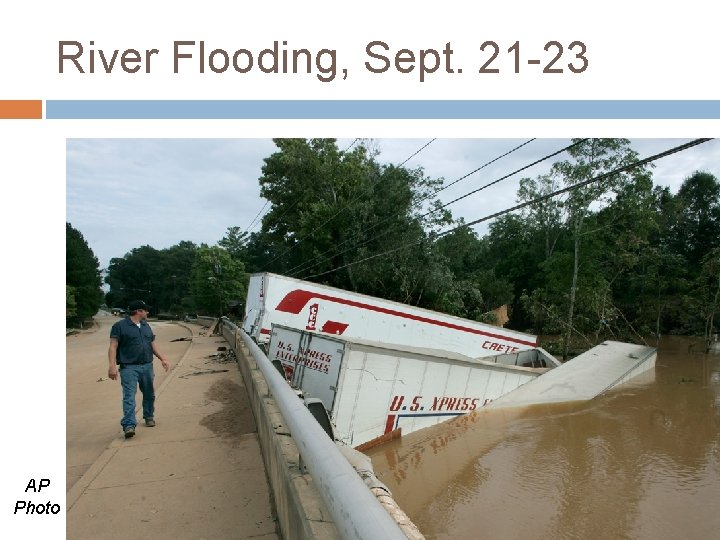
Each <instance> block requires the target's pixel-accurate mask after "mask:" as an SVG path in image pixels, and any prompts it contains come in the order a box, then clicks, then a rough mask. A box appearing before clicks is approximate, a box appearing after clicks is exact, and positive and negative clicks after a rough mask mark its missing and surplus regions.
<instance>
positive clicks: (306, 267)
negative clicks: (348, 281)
mask: <svg viewBox="0 0 720 540" xmlns="http://www.w3.org/2000/svg"><path fill="white" fill-rule="evenodd" d="M434 140H435V139H433V141H434ZM534 140H535V139H530V140H528V141H525V142H524V143H522V144H519V145H518V146H516V147H515V148H513V149H512V150H508V151H507V152H505V153H504V154H502V155H500V156H498V157H496V158H495V159H492V160H490V161H488V162H486V163H484V164H483V165H481V166H480V167H477V168H476V169H474V170H472V171H470V172H469V173H467V174H465V175H463V176H461V177H460V178H458V179H457V180H455V181H453V182H450V183H449V184H448V185H446V186H443V187H441V188H438V189H436V190H435V191H433V192H432V193H428V194H427V195H425V196H424V197H421V198H420V199H419V200H418V201H417V202H418V203H421V202H423V201H425V200H427V199H429V198H430V197H434V196H435V195H437V194H438V193H440V192H441V191H443V190H444V189H447V188H449V187H451V186H454V185H455V184H457V183H458V182H460V181H461V180H465V179H466V178H468V177H469V176H471V175H473V174H475V173H476V172H478V171H480V170H481V169H484V168H485V167H487V166H489V165H491V164H493V163H495V162H496V161H498V160H499V159H502V158H504V157H505V156H507V155H509V154H512V153H513V152H515V151H517V150H519V149H520V148H522V147H523V146H525V145H527V144H530V143H531V142H532V141H534ZM430 142H432V141H430ZM428 144H430V143H428ZM426 146H427V144H426V145H425V146H423V148H425V147H426ZM421 150H422V148H421ZM416 154H417V152H416ZM410 157H412V156H410ZM408 159H410V158H408ZM405 161H407V160H405ZM441 208H443V207H441ZM436 210H439V208H438V209H436ZM427 215H428V213H426V214H423V215H422V216H420V219H422V218H424V217H426V216H427ZM390 219H391V218H390V217H387V218H385V219H383V220H380V221H378V222H376V223H374V224H373V225H371V226H370V227H368V228H367V229H364V230H363V231H362V233H363V234H366V235H367V233H369V232H370V231H372V230H373V229H375V228H376V227H378V226H380V225H382V224H384V223H387V222H388V221H389V220H390ZM387 233H388V231H385V233H383V234H381V235H380V237H382V236H384V235H385V234H387ZM377 238H378V237H375V238H372V240H376V239H377ZM370 240H371V239H370V238H367V239H365V240H364V241H363V242H361V243H360V244H357V245H355V246H352V247H349V248H347V249H345V250H344V251H341V252H340V253H338V255H343V254H345V253H347V252H348V251H350V250H351V249H357V248H360V247H362V246H364V245H366V244H367V243H368V242H370ZM349 241H350V240H345V241H343V242H341V243H340V244H338V245H337V246H335V247H334V248H330V249H328V250H326V251H324V252H322V253H321V254H319V255H317V256H316V257H315V259H314V261H315V262H313V260H310V261H306V262H303V263H300V264H299V265H297V266H295V267H294V268H291V269H290V270H288V273H289V274H290V275H291V276H295V275H297V274H299V273H300V272H304V271H306V270H309V269H310V268H314V267H315V266H317V265H318V264H320V263H321V262H322V259H321V258H320V257H322V256H323V255H326V254H328V253H330V252H331V251H333V249H339V248H341V247H342V246H344V245H345V244H347V243H348V242H349Z"/></svg>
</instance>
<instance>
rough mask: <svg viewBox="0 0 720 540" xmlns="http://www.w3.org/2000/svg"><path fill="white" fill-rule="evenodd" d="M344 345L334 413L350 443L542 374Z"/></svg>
mask: <svg viewBox="0 0 720 540" xmlns="http://www.w3.org/2000/svg"><path fill="white" fill-rule="evenodd" d="M345 350H346V352H345V356H344V358H343V362H344V364H343V366H342V368H341V375H340V380H339V388H340V391H339V393H338V395H337V397H336V401H335V407H334V410H333V412H332V417H333V419H334V421H335V425H336V426H335V427H336V431H335V433H336V436H337V438H338V439H339V440H342V441H343V442H345V443H347V444H349V445H352V446H357V445H360V444H362V443H365V442H367V441H370V440H373V439H375V438H377V437H380V436H382V435H384V434H386V433H389V432H391V431H393V430H395V429H397V428H401V429H402V431H403V433H411V432H413V431H417V430H419V429H423V428H425V427H429V426H433V425H435V424H437V423H439V422H443V421H446V420H449V419H451V418H454V417H456V416H460V415H462V414H466V413H468V412H471V411H473V410H476V409H479V408H480V407H482V406H483V405H484V404H486V403H489V402H490V401H491V400H493V399H495V398H496V397H498V396H500V395H502V393H503V392H509V391H510V390H514V389H515V388H516V386H517V385H521V384H524V383H526V382H529V381H531V380H533V379H534V378H536V377H537V376H538V373H537V372H534V371H531V370H527V369H523V368H516V367H512V366H502V365H492V366H488V365H487V364H479V363H473V362H458V361H452V360H448V359H443V358H440V357H436V356H430V355H427V356H423V355H418V354H410V353H407V352H403V351H398V350H396V351H390V350H388V349H386V348H381V349H377V350H373V349H372V348H371V347H368V346H367V345H358V344H356V343H353V342H348V343H347V344H346V349H345Z"/></svg>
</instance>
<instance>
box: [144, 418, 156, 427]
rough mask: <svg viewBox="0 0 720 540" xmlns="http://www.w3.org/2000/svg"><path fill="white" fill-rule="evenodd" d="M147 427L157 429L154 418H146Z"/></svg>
mask: <svg viewBox="0 0 720 540" xmlns="http://www.w3.org/2000/svg"><path fill="white" fill-rule="evenodd" d="M145 425H146V426H147V427H155V419H154V418H146V419H145Z"/></svg>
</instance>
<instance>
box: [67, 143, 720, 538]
mask: <svg viewBox="0 0 720 540" xmlns="http://www.w3.org/2000/svg"><path fill="white" fill-rule="evenodd" d="M65 150H66V359H67V364H66V422H67V424H66V432H67V437H66V441H65V442H66V482H67V507H68V511H67V535H68V538H120V537H121V535H124V536H123V537H127V536H128V535H129V536H130V537H136V536H146V535H155V536H158V537H167V536H168V531H177V533H176V534H175V535H176V536H178V537H198V538H199V537H205V536H203V535H206V534H208V529H207V527H208V525H207V524H208V522H210V521H212V523H213V527H212V531H213V535H214V536H213V537H218V538H246V537H262V538H287V537H292V535H290V536H288V535H289V534H290V533H288V531H290V530H292V531H296V533H297V536H298V537H302V538H316V537H320V536H323V535H327V536H323V537H340V538H349V537H358V538H373V537H374V538H379V537H382V538H428V539H430V538H433V539H441V538H475V537H478V536H477V535H476V531H478V530H482V531H483V537H488V538H594V537H598V536H597V534H596V533H597V531H598V530H600V529H602V531H603V534H602V537H604V538H677V537H693V538H709V537H712V536H713V535H714V531H715V530H716V529H717V527H718V526H720V522H718V520H717V516H716V511H715V509H716V506H717V501H718V500H720V491H719V488H718V486H719V485H720V477H719V474H720V468H719V462H718V456H717V452H716V451H715V450H714V449H716V447H717V444H718V437H719V436H720V414H719V413H718V411H720V339H719V338H718V333H719V332H720V330H719V328H720V143H718V141H717V140H715V139H709V138H647V137H646V138H633V137H629V138H547V137H544V138H524V139H521V138H447V137H445V138H443V137H438V138H385V137H379V138H347V137H345V138H288V137H283V138H272V139H271V138H68V139H67V140H66V143H65ZM321 486H324V487H323V488H322V489H321ZM323 490H327V491H328V492H329V493H331V494H332V495H328V493H323ZM118 500H122V501H125V502H124V503H123V508H122V510H120V509H119V508H118V504H117V501H118ZM378 503H379V504H378ZM350 507H354V508H356V509H357V508H362V509H363V510H362V511H354V512H352V514H353V515H352V516H350V517H349V518H347V519H344V520H337V519H335V516H336V515H340V514H341V513H342V511H343V509H347V508H350ZM113 508H114V509H113ZM479 509H482V511H479ZM128 512H130V513H132V515H133V518H132V519H131V520H128V519H127V515H126V514H127V513H128ZM346 514H347V513H346ZM358 523H362V524H361V525H358ZM353 527H363V529H362V530H361V532H360V533H358V532H357V530H355V529H353ZM358 530H359V529H358ZM353 531H354V532H353ZM211 536H212V535H211Z"/></svg>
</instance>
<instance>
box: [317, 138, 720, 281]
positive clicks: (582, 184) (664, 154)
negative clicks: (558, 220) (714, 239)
mask: <svg viewBox="0 0 720 540" xmlns="http://www.w3.org/2000/svg"><path fill="white" fill-rule="evenodd" d="M711 140H712V139H695V140H693V141H690V142H689V143H685V144H681V145H679V146H675V147H673V148H670V149H668V150H665V151H664V152H660V153H658V154H655V155H652V156H650V157H647V158H645V159H642V160H640V161H637V162H635V163H630V164H628V165H624V166H622V167H618V168H617V169H614V170H612V171H609V172H606V173H603V174H601V175H598V176H595V177H593V178H590V179H588V180H584V181H582V182H578V183H576V184H573V185H571V186H567V187H564V188H562V189H558V190H556V191H553V192H552V193H548V194H546V195H542V196H540V197H537V198H535V199H533V200H531V201H526V202H524V203H520V204H517V205H515V206H513V207H511V208H507V209H505V210H501V211H499V212H495V213H493V214H489V215H487V216H485V217H482V218H479V219H476V220H474V221H471V222H469V223H463V224H462V225H459V226H457V227H454V228H452V229H448V230H447V231H443V232H441V233H438V234H437V235H434V238H435V239H437V238H441V237H443V236H445V235H447V234H451V233H453V232H456V231H459V230H460V229H464V228H468V227H472V226H473V225H477V224H478V223H482V222H483V221H488V220H490V219H493V218H497V217H500V216H502V215H504V214H509V213H510V212H514V211H516V210H520V209H521V208H525V207H526V206H530V205H533V204H537V203H539V202H542V201H545V200H547V199H551V198H553V197H556V196H557V195H561V194H563V193H568V192H570V191H573V190H575V189H579V188H581V187H585V186H587V185H588V184H591V183H593V182H597V181H598V180H603V179H605V178H609V177H610V176H613V175H616V174H620V173H623V172H626V171H629V170H631V169H634V168H636V167H641V166H643V165H646V164H647V163H651V162H653V161H656V160H658V159H661V158H664V157H667V156H669V155H672V154H675V153H677V152H681V151H683V150H687V149H689V148H692V147H694V146H697V145H700V144H703V143H706V142H708V141H711ZM421 241H422V239H421V240H416V241H414V242H410V243H408V244H405V245H402V246H399V247H396V248H393V249H389V250H387V251H384V252H382V253H376V254H375V255H371V256H369V257H365V258H364V259H361V260H359V261H355V262H352V263H348V264H346V265H343V266H340V267H338V268H333V269H332V270H328V271H326V272H321V273H318V274H313V275H311V276H306V277H304V278H303V279H310V278H314V277H319V276H323V275H326V274H330V273H332V272H337V271H338V270H342V269H343V268H347V267H349V266H354V265H356V264H361V263H364V262H367V261H369V260H371V259H375V258H377V257H381V256H383V255H389V254H391V253H395V252H396V251H400V250H402V249H406V248H408V247H412V246H414V245H416V244H418V243H420V242H421Z"/></svg>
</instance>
